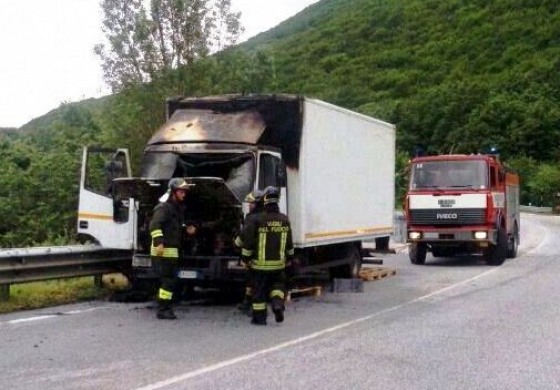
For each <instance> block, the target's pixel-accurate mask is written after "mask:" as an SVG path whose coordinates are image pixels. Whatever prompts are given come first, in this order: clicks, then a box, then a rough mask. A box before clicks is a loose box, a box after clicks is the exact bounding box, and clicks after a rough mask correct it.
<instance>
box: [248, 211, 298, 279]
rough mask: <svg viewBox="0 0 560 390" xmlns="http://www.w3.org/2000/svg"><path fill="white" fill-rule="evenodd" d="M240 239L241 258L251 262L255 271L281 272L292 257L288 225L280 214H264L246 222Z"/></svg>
mask: <svg viewBox="0 0 560 390" xmlns="http://www.w3.org/2000/svg"><path fill="white" fill-rule="evenodd" d="M239 239H240V240H239V242H238V244H241V245H242V250H241V253H242V257H243V258H246V259H250V263H251V268H252V269H254V270H257V271H277V270H282V269H284V268H286V260H287V259H290V258H291V257H292V256H293V255H294V245H293V241H292V228H291V226H290V221H289V219H288V217H287V216H286V215H285V214H282V213H280V212H276V211H264V212H261V213H258V214H255V215H254V216H251V217H250V218H247V220H246V221H245V225H244V226H243V230H242V232H241V234H240V237H239Z"/></svg>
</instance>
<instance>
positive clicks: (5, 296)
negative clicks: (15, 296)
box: [0, 284, 10, 301]
mask: <svg viewBox="0 0 560 390" xmlns="http://www.w3.org/2000/svg"><path fill="white" fill-rule="evenodd" d="M8 300H10V285H9V284H0V301H8Z"/></svg>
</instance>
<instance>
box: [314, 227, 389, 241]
mask: <svg viewBox="0 0 560 390" xmlns="http://www.w3.org/2000/svg"><path fill="white" fill-rule="evenodd" d="M371 233H387V234H392V233H393V228H392V227H391V226H381V227H376V228H366V229H356V230H339V231H334V232H321V233H306V234H305V238H325V237H341V236H357V235H364V234H371Z"/></svg>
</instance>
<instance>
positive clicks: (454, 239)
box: [406, 226, 498, 247]
mask: <svg viewBox="0 0 560 390" xmlns="http://www.w3.org/2000/svg"><path fill="white" fill-rule="evenodd" d="M497 237H498V231H497V230H496V229H488V228H486V227H484V228H473V229H471V228H469V229H464V228H463V229H441V228H440V229H430V228H424V227H415V226H412V227H409V228H408V229H407V239H406V242H409V243H410V242H425V243H428V244H431V243H434V244H435V243H437V244H451V245H452V244H461V243H468V244H474V245H477V246H480V247H485V246H488V245H489V244H492V245H496V242H497Z"/></svg>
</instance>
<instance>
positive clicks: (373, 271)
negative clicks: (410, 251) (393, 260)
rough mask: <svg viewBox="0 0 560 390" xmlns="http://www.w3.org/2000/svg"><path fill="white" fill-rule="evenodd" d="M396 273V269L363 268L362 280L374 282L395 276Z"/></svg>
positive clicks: (361, 272)
mask: <svg viewBox="0 0 560 390" xmlns="http://www.w3.org/2000/svg"><path fill="white" fill-rule="evenodd" d="M396 273H397V268H396V267H362V269H361V271H360V278H361V279H362V280H365V281H372V280H377V279H383V278H386V277H388V276H393V275H395V274H396Z"/></svg>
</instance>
